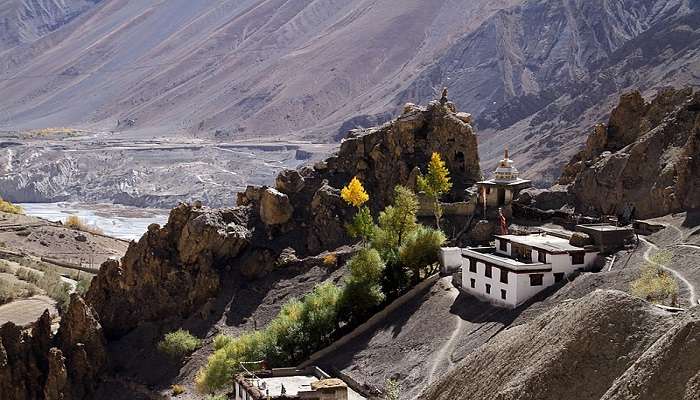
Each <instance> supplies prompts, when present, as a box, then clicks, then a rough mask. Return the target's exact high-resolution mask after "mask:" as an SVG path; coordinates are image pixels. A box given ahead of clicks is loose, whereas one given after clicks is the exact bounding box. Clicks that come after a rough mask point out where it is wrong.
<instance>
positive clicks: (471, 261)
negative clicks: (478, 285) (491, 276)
mask: <svg viewBox="0 0 700 400" xmlns="http://www.w3.org/2000/svg"><path fill="white" fill-rule="evenodd" d="M476 262H477V261H476V259H475V258H470V259H469V272H471V273H474V274H475V273H476V271H477V265H476Z"/></svg>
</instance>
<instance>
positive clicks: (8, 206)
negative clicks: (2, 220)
mask: <svg viewBox="0 0 700 400" xmlns="http://www.w3.org/2000/svg"><path fill="white" fill-rule="evenodd" d="M0 211H2V212H6V213H10V214H24V210H22V207H20V206H16V205H14V204H12V203H10V202H9V201H6V200H3V199H2V197H0Z"/></svg>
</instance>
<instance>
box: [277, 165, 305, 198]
mask: <svg viewBox="0 0 700 400" xmlns="http://www.w3.org/2000/svg"><path fill="white" fill-rule="evenodd" d="M275 188H277V190H279V191H280V192H282V193H284V194H287V195H291V194H294V193H299V192H300V191H301V189H303V188H304V177H302V176H301V174H300V173H299V171H296V170H293V169H285V170H283V171H282V172H280V173H279V175H277V179H276V180H275Z"/></svg>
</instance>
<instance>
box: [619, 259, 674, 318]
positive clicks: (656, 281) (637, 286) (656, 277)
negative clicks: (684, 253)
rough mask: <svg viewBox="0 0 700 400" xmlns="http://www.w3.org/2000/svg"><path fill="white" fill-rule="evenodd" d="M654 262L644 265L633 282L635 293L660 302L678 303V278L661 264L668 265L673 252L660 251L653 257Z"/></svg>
mask: <svg viewBox="0 0 700 400" xmlns="http://www.w3.org/2000/svg"><path fill="white" fill-rule="evenodd" d="M651 261H652V262H653V263H655V264H652V263H647V264H646V265H644V266H643V267H642V271H641V273H640V275H639V278H637V279H636V280H635V281H634V282H632V284H631V288H630V289H631V292H632V294H633V295H635V296H638V297H641V298H643V299H645V300H647V301H650V302H652V303H658V304H670V305H672V306H676V305H678V304H677V303H678V284H677V283H676V280H675V279H674V278H673V276H671V274H669V273H668V272H666V271H665V270H664V269H663V268H661V267H660V266H659V265H664V266H665V265H668V264H669V263H670V261H671V254H670V253H669V252H667V251H660V252H658V253H656V254H654V255H653V256H652V257H651Z"/></svg>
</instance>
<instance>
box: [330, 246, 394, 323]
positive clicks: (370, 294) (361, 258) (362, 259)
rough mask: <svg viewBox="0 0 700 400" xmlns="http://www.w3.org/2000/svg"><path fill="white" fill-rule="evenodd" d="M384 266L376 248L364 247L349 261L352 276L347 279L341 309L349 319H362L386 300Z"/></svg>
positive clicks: (352, 320) (354, 320)
mask: <svg viewBox="0 0 700 400" xmlns="http://www.w3.org/2000/svg"><path fill="white" fill-rule="evenodd" d="M384 268H385V265H384V262H383V261H382V258H381V257H380V256H379V252H378V251H377V250H375V249H362V250H360V251H359V252H357V254H355V255H354V256H353V257H352V258H351V259H350V261H349V262H348V269H349V270H350V276H348V277H347V278H346V280H345V289H344V290H343V295H342V299H341V301H340V310H341V314H342V315H346V316H347V319H348V320H349V321H351V322H358V321H360V320H362V319H363V318H364V317H366V316H367V315H368V314H369V313H370V312H371V310H373V309H374V308H375V307H377V306H378V305H379V304H381V303H382V302H383V301H384V299H385V296H384V293H383V292H382V289H381V281H382V278H383V276H384Z"/></svg>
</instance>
